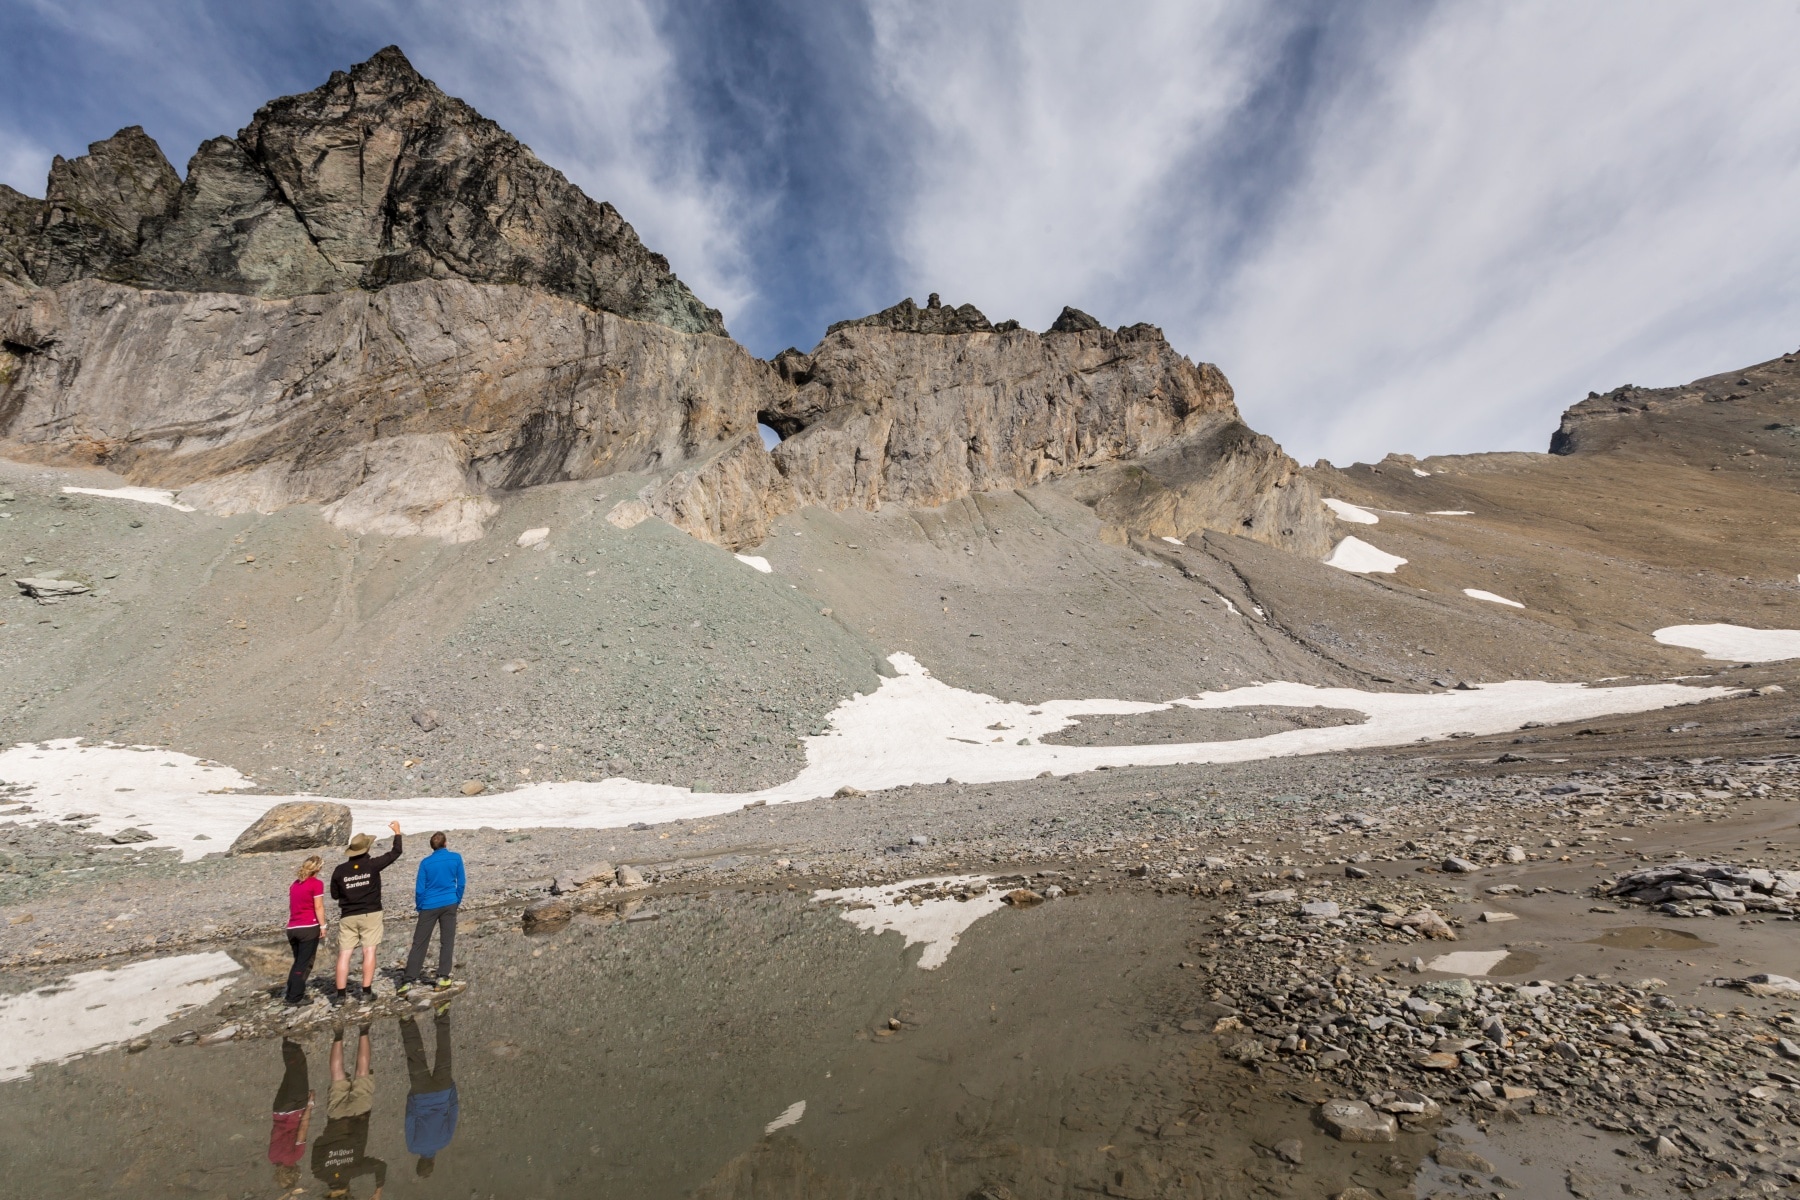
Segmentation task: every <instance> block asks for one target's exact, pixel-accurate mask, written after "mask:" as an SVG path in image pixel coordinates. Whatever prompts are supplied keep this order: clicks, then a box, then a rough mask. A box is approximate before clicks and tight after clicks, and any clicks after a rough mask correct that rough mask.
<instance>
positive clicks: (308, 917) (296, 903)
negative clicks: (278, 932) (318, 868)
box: [288, 875, 325, 929]
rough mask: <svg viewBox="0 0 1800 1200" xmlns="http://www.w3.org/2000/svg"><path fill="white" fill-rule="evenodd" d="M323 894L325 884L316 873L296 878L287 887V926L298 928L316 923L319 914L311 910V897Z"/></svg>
mask: <svg viewBox="0 0 1800 1200" xmlns="http://www.w3.org/2000/svg"><path fill="white" fill-rule="evenodd" d="M324 894H325V885H324V884H323V883H322V882H320V880H319V877H318V876H317V875H314V876H312V877H311V878H310V879H296V880H294V882H293V883H292V884H291V885H290V886H289V887H288V928H289V929H300V928H303V927H305V926H307V925H317V924H318V923H319V914H318V913H316V912H314V911H313V898H314V897H315V896H323V895H324Z"/></svg>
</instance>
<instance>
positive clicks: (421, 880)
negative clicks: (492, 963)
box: [400, 833, 469, 996]
mask: <svg viewBox="0 0 1800 1200" xmlns="http://www.w3.org/2000/svg"><path fill="white" fill-rule="evenodd" d="M449 842H450V839H449V838H447V837H445V836H444V835H443V834H442V833H434V834H432V835H431V853H430V854H427V855H426V856H425V858H424V860H423V861H422V862H420V863H419V873H418V876H417V878H416V879H415V880H414V881H413V907H415V908H417V909H418V910H419V921H418V924H417V925H416V926H414V927H413V941H412V953H410V954H408V955H407V956H406V970H405V972H404V973H403V974H402V975H401V977H400V994H401V995H402V996H404V995H406V993H407V992H409V991H411V990H412V986H413V984H414V983H415V982H416V981H417V980H418V978H419V972H420V971H422V970H424V969H425V951H426V948H427V947H429V946H430V945H431V931H432V929H433V928H434V927H435V928H436V929H437V931H438V972H437V986H438V987H440V988H447V987H449V986H450V985H451V984H453V983H455V982H456V981H455V980H454V979H453V978H451V975H450V968H451V967H452V966H454V965H455V963H456V910H457V908H458V906H460V905H461V904H462V898H463V891H464V890H465V889H466V888H467V887H468V883H469V877H468V875H467V873H465V872H464V870H463V860H462V855H460V854H458V853H457V852H456V851H454V850H450V849H446V847H447V846H448V845H449Z"/></svg>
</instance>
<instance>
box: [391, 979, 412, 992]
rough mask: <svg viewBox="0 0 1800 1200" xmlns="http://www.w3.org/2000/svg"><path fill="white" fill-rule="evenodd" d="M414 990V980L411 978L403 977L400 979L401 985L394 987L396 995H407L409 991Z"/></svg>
mask: <svg viewBox="0 0 1800 1200" xmlns="http://www.w3.org/2000/svg"><path fill="white" fill-rule="evenodd" d="M412 990H413V981H412V980H410V979H403V980H401V981H400V986H399V987H397V988H395V989H394V995H396V996H405V995H406V994H407V993H409V992H411V991H412Z"/></svg>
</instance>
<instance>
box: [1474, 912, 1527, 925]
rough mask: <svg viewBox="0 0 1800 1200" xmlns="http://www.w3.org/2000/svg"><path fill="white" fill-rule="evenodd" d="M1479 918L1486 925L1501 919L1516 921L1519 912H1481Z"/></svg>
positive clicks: (1494, 923) (1496, 922)
mask: <svg viewBox="0 0 1800 1200" xmlns="http://www.w3.org/2000/svg"><path fill="white" fill-rule="evenodd" d="M1481 919H1482V921H1483V922H1484V923H1486V924H1488V925H1496V924H1498V923H1500V922H1501V921H1516V920H1518V919H1519V914H1518V913H1509V912H1484V913H1482V914H1481Z"/></svg>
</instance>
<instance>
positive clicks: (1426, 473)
mask: <svg viewBox="0 0 1800 1200" xmlns="http://www.w3.org/2000/svg"><path fill="white" fill-rule="evenodd" d="M1412 471H1413V474H1414V475H1417V476H1418V477H1419V478H1420V479H1430V478H1431V472H1430V471H1421V470H1419V468H1417V467H1414V468H1413V469H1412Z"/></svg>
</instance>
